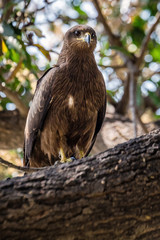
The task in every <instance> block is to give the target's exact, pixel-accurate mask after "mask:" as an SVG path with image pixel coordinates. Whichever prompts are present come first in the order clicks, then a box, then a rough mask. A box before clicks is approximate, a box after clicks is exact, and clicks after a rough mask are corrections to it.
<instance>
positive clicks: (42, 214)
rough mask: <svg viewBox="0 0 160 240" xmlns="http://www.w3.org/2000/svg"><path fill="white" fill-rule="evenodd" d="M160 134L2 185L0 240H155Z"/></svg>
mask: <svg viewBox="0 0 160 240" xmlns="http://www.w3.org/2000/svg"><path fill="white" fill-rule="evenodd" d="M159 172H160V130H156V131H154V132H152V133H150V134H148V135H144V136H141V137H139V138H136V139H132V140H130V141H128V142H126V143H123V144H119V145H117V146H116V147H115V148H113V149H109V150H108V151H106V152H104V153H101V154H99V155H97V156H93V157H90V158H85V159H82V160H75V161H73V162H71V163H65V164H56V165H54V166H52V167H49V168H48V169H47V170H42V171H39V172H36V173H32V174H29V175H25V176H24V177H19V178H13V179H8V180H5V181H2V182H1V183H0V239H1V240H6V239H7V240H9V239H12V240H13V239H14V240H16V239H20V240H21V239H23V240H24V239H32V240H33V239H36V240H37V239H45V240H47V239H52V240H54V239H55V240H63V239H64V240H67V239H68V240H82V239H83V240H87V239H91V240H94V239H95V240H103V239H106V240H159V239H160V177H159Z"/></svg>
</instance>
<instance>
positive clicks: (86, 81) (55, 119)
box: [41, 62, 104, 158]
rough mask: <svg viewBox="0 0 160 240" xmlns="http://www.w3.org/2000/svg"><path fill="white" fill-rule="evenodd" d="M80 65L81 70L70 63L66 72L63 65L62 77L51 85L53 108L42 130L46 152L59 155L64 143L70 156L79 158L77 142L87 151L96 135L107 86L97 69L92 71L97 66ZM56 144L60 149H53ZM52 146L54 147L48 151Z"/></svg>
mask: <svg viewBox="0 0 160 240" xmlns="http://www.w3.org/2000/svg"><path fill="white" fill-rule="evenodd" d="M77 64H78V62H77ZM80 65H81V68H80V69H78V71H77V68H78V66H75V67H76V68H75V70H73V69H69V66H67V67H68V70H67V71H66V69H65V68H66V67H65V66H64V67H62V68H60V69H59V71H60V75H61V78H59V80H58V82H57V83H56V82H55V83H54V84H53V86H52V92H53V96H52V100H51V107H50V111H49V112H48V114H47V117H46V120H45V123H44V127H43V130H42V133H41V149H42V151H44V153H45V154H48V155H50V153H52V155H53V156H55V157H56V156H58V154H59V149H60V147H61V146H62V145H63V149H65V148H66V149H67V151H65V154H66V156H67V157H69V155H70V154H71V152H72V155H74V156H75V157H76V158H78V157H79V154H78V155H77V154H76V150H75V148H76V147H77V145H79V148H81V150H83V151H85V152H86V150H87V148H88V147H89V145H90V143H91V139H92V138H93V134H94V131H95V128H96V121H97V114H98V111H99V109H100V108H101V107H102V103H103V102H104V95H102V94H101V93H102V91H103V88H104V86H103V82H102V81H101V78H98V76H97V71H93V69H95V68H97V66H96V65H95V66H94V68H93V67H91V69H92V71H88V69H85V66H84V67H83V64H80ZM71 66H72V65H71ZM57 71H58V70H57ZM66 72H68V74H67V75H66ZM63 73H64V74H63ZM98 74H100V73H99V72H98ZM62 86H63V87H62ZM48 133H49V134H48ZM82 142H83V144H84V142H85V149H84V148H83V147H82V146H81V145H82ZM57 145H58V149H57V148H54V146H57ZM49 146H51V149H50V150H49V151H48V149H49ZM49 158H51V156H49Z"/></svg>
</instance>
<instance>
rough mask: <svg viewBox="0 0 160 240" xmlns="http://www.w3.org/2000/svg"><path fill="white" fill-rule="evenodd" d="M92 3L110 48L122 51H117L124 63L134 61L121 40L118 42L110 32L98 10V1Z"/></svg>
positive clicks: (117, 37) (133, 57) (116, 37)
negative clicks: (114, 47) (113, 47)
mask: <svg viewBox="0 0 160 240" xmlns="http://www.w3.org/2000/svg"><path fill="white" fill-rule="evenodd" d="M93 3H94V5H95V8H96V9H97V12H98V15H99V19H100V21H101V22H102V24H103V26H104V29H105V31H106V33H107V35H108V39H109V42H110V44H111V45H112V46H116V47H119V48H120V49H123V52H122V51H119V52H118V53H119V55H120V56H121V57H122V58H123V60H124V62H128V61H130V60H131V59H136V57H135V55H133V54H132V55H131V53H129V52H128V50H127V49H126V48H124V46H123V44H122V42H121V40H120V37H119V36H117V35H115V34H114V33H113V32H112V31H111V28H110V26H109V24H108V22H107V20H106V18H105V17H104V16H103V14H102V11H101V8H100V5H99V3H98V0H93Z"/></svg>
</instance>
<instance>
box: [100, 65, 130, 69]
mask: <svg viewBox="0 0 160 240" xmlns="http://www.w3.org/2000/svg"><path fill="white" fill-rule="evenodd" d="M98 66H100V67H102V68H108V67H110V68H114V69H115V70H116V69H121V68H126V65H125V64H123V65H103V64H98Z"/></svg>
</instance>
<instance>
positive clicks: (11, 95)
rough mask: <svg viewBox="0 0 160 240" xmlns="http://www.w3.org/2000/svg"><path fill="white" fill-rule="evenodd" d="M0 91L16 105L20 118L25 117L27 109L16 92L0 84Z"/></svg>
mask: <svg viewBox="0 0 160 240" xmlns="http://www.w3.org/2000/svg"><path fill="white" fill-rule="evenodd" d="M0 91H2V92H4V93H5V94H6V96H7V97H8V98H9V99H10V100H11V101H12V102H13V103H14V104H15V105H16V107H17V109H18V110H19V112H20V114H21V116H22V117H26V116H27V113H28V107H27V106H26V105H25V104H24V103H23V102H22V100H21V99H20V96H19V95H18V93H17V92H13V91H12V90H10V89H9V88H7V87H4V86H2V85H1V84H0Z"/></svg>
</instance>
